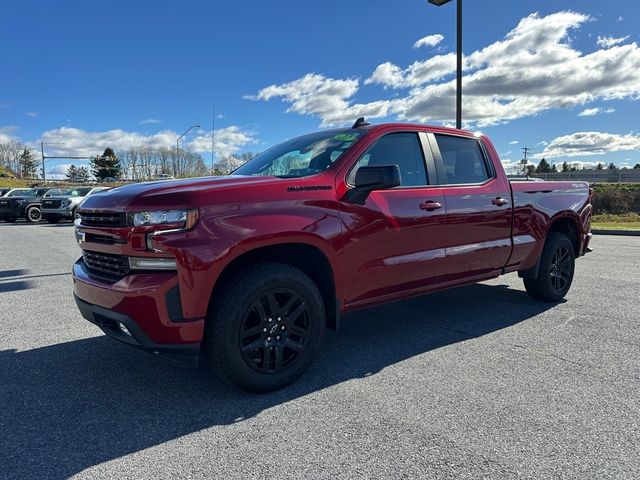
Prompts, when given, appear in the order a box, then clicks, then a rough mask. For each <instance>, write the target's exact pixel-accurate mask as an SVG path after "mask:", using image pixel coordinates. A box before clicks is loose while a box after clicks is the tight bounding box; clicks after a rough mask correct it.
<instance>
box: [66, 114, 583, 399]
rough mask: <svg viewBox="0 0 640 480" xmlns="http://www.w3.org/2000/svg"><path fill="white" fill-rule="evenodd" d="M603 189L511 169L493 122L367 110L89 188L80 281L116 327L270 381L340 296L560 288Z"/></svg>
mask: <svg viewBox="0 0 640 480" xmlns="http://www.w3.org/2000/svg"><path fill="white" fill-rule="evenodd" d="M590 199H591V191H590V189H589V186H588V184H587V183H584V182H537V181H511V182H510V181H509V180H508V178H507V176H506V175H505V172H504V170H503V168H502V166H501V164H500V160H499V158H498V155H497V153H496V150H495V149H494V147H493V145H492V144H491V142H490V141H489V139H488V138H487V137H485V136H483V135H475V134H473V133H469V132H466V131H462V130H455V129H449V128H442V127H431V126H424V125H412V124H383V125H376V126H372V125H369V124H367V123H365V122H364V121H363V120H362V119H359V120H358V122H356V124H355V125H354V126H353V127H352V128H345V129H338V130H325V131H320V132H317V133H312V134H309V135H304V136H301V137H297V138H294V139H292V140H288V141H286V142H284V143H282V144H280V145H277V146H275V147H273V148H271V149H269V150H266V151H265V152H264V153H261V154H260V155H258V156H257V157H255V158H254V159H252V160H251V161H249V162H248V163H247V164H245V165H244V166H242V167H240V168H239V169H237V170H236V171H235V172H233V173H232V174H231V175H229V176H225V177H205V178H197V179H187V180H175V181H162V182H152V183H140V184H132V185H127V186H124V187H120V188H115V189H113V190H110V191H107V192H105V193H103V194H100V195H95V196H91V197H87V199H86V200H85V201H84V202H83V203H82V204H81V205H80V208H79V210H78V213H79V218H78V219H76V222H75V232H76V239H77V240H78V242H79V245H80V247H81V249H82V258H80V259H79V260H78V261H77V262H76V263H75V265H74V267H73V279H74V284H75V288H74V290H75V298H76V302H77V304H78V307H79V309H80V311H81V313H82V315H83V316H84V317H85V318H86V319H88V320H89V321H91V322H93V323H95V324H96V325H98V326H99V327H100V328H101V329H102V330H103V331H104V332H105V333H106V334H107V335H109V336H111V337H113V338H115V339H118V340H120V341H123V342H125V343H128V344H131V345H134V346H137V347H140V348H142V349H144V350H147V351H151V352H154V353H159V354H162V355H168V356H172V357H174V358H179V359H182V360H184V361H188V362H190V363H196V361H200V362H201V363H204V364H206V365H207V366H208V367H209V368H210V369H211V370H212V371H213V372H215V373H216V374H218V375H219V376H220V377H221V378H223V379H225V380H227V381H229V382H231V383H232V384H234V385H236V386H237V387H239V388H241V389H244V390H247V391H254V392H264V391H269V390H273V389H276V388H279V387H282V386H284V385H286V384H288V383H290V382H292V381H294V380H295V379H296V378H298V377H299V376H300V375H301V374H302V373H303V372H304V371H305V370H306V369H307V368H308V366H309V364H310V363H311V361H312V360H313V358H314V356H315V355H316V353H317V351H318V346H319V344H320V341H321V339H322V337H323V331H324V329H325V328H326V327H329V328H337V326H338V323H339V318H340V314H341V313H342V312H346V311H350V310H354V309H358V308H362V307H368V306H371V305H377V304H380V303H383V302H389V301H393V300H398V299H403V298H408V297H412V296H415V295H422V294H425V293H428V292H433V291H436V290H442V289H445V288H449V287H454V286H459V285H465V284H469V283H474V282H479V281H482V280H487V279H490V278H494V277H497V276H498V275H501V274H504V273H508V272H515V271H517V272H518V273H519V274H520V276H521V277H522V278H523V279H524V285H525V287H526V290H527V292H529V294H530V295H531V296H532V297H534V298H536V299H538V300H542V301H551V302H553V301H558V300H560V299H561V298H563V297H564V296H565V294H566V293H567V291H568V290H569V287H570V286H571V282H572V279H573V274H574V261H575V258H577V257H579V256H581V255H583V254H585V253H586V252H587V251H589V248H588V244H589V240H590V237H591V233H590V218H591V210H592V207H591V202H590Z"/></svg>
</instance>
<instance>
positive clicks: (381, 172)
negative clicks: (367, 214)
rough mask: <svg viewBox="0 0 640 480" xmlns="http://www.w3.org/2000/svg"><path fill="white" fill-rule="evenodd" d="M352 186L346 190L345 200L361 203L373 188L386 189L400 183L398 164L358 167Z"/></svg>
mask: <svg viewBox="0 0 640 480" xmlns="http://www.w3.org/2000/svg"><path fill="white" fill-rule="evenodd" d="M354 184H355V185H354V187H355V188H352V189H351V190H349V191H348V192H347V195H346V197H347V200H348V201H349V202H351V203H357V204H359V205H363V204H364V202H365V201H366V199H367V197H368V196H369V194H370V193H371V192H372V191H374V190H386V189H389V188H394V187H397V186H399V185H400V167H398V165H378V166H375V167H360V168H359V169H358V170H357V171H356V177H355V179H354Z"/></svg>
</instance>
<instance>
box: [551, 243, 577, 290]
mask: <svg viewBox="0 0 640 480" xmlns="http://www.w3.org/2000/svg"><path fill="white" fill-rule="evenodd" d="M572 255H573V253H572V252H570V251H569V249H568V248H567V247H566V246H560V247H558V248H557V249H556V251H555V252H554V254H553V257H552V259H551V268H550V269H549V275H550V276H551V285H552V286H553V289H554V290H555V291H556V292H558V293H561V292H564V290H565V288H566V286H567V283H568V282H569V278H570V276H571V274H572V265H571V258H570V257H571V256H572Z"/></svg>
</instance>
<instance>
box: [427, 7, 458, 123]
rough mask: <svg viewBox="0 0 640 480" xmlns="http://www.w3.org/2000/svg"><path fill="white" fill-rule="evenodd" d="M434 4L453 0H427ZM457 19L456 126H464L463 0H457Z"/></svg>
mask: <svg viewBox="0 0 640 480" xmlns="http://www.w3.org/2000/svg"><path fill="white" fill-rule="evenodd" d="M427 1H428V2H429V3H431V4H432V5H436V6H437V7H441V6H442V5H444V4H446V3H449V2H450V1H451V0H427ZM456 16H457V21H456V24H457V25H456V27H457V32H456V63H457V72H456V128H462V0H457V15H456Z"/></svg>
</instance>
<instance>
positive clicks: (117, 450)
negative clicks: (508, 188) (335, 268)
mask: <svg viewBox="0 0 640 480" xmlns="http://www.w3.org/2000/svg"><path fill="white" fill-rule="evenodd" d="M592 245H593V247H594V248H595V251H594V253H592V254H590V255H588V256H587V257H586V258H582V259H580V260H579V261H578V263H577V272H576V277H575V281H574V285H573V288H572V290H571V291H570V293H569V295H568V298H567V300H566V301H565V302H563V303H561V304H558V305H548V304H541V303H536V302H534V301H533V300H530V299H529V297H528V296H527V295H526V293H525V292H524V289H523V286H522V283H521V281H520V280H519V279H518V278H517V276H516V275H508V276H505V277H502V278H499V279H496V280H494V281H490V282H485V283H482V284H479V285H474V286H470V287H465V288H460V289H456V290H452V291H449V292H444V293H439V294H435V295H431V296H426V297H422V298H418V299H414V300H411V301H406V302H402V303H396V304H392V305H386V306H384V307H381V308H376V309H370V310H367V311H361V312H357V313H353V314H350V315H348V316H346V317H345V319H344V321H343V329H342V330H341V331H340V332H339V333H333V332H330V333H329V334H328V335H327V337H326V341H325V343H324V347H323V350H322V353H321V355H320V357H319V358H318V360H317V361H316V362H315V363H314V365H313V366H312V367H311V369H310V371H309V372H308V373H307V374H306V375H305V376H304V377H303V378H302V379H301V380H300V381H298V382H297V383H295V384H294V385H292V386H290V387H288V388H286V389H284V390H281V391H278V392H275V393H272V394H268V395H261V396H255V395H248V394H244V393H240V392H238V391H235V390H233V389H231V388H230V387H227V386H225V385H222V384H220V383H219V382H218V381H217V380H216V379H214V378H211V377H209V376H208V375H207V374H206V372H204V371H199V370H188V369H183V368H180V367H176V366H173V365H171V364H170V363H167V362H166V361H164V360H162V359H160V358H156V357H153V356H151V355H148V354H144V353H141V352H138V351H134V350H132V349H129V348H127V347H126V346H124V345H120V344H118V343H116V342H114V341H112V340H110V339H108V338H106V337H104V336H103V335H102V333H101V332H100V331H99V330H98V329H97V328H96V327H94V326H92V325H91V324H89V323H88V322H86V321H85V320H83V319H82V318H81V317H80V315H79V313H78V312H77V310H76V308H75V305H74V303H73V298H72V294H71V292H72V284H71V276H70V273H69V272H70V266H71V264H72V263H73V261H74V260H75V259H76V258H77V257H78V256H79V250H78V247H77V246H76V244H75V241H74V239H73V231H72V226H71V225H70V224H59V225H55V226H48V225H37V226H34V225H26V224H14V225H9V224H0V432H1V433H0V478H3V479H4V478H7V479H8V478H11V479H13V478H47V479H59V478H68V477H71V476H77V478H170V477H174V478H187V477H188V478H236V477H237V478H374V477H375V478H402V477H404V478H431V477H433V478H474V479H475V478H576V479H578V478H579V479H584V478H590V479H591V478H616V479H618V478H638V475H640V474H639V472H640V399H639V393H640V334H639V330H640V313H639V308H638V292H639V291H640V237H609V236H597V237H595V238H594V240H593V244H592Z"/></svg>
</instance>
